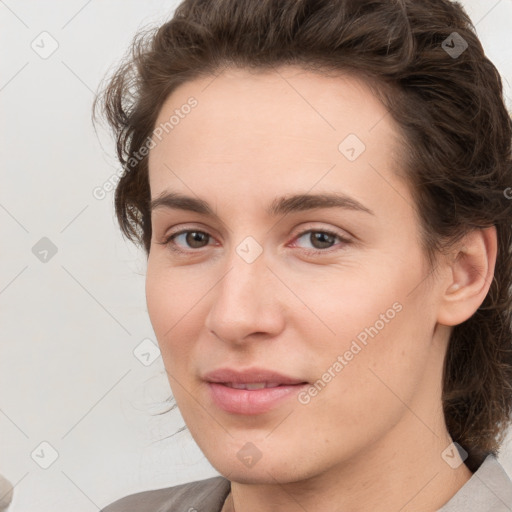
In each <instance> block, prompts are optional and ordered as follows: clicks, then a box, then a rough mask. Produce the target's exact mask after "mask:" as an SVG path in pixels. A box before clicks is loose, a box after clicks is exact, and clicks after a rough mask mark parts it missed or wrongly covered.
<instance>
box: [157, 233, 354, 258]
mask: <svg viewBox="0 0 512 512" xmlns="http://www.w3.org/2000/svg"><path fill="white" fill-rule="evenodd" d="M184 233H201V234H204V235H206V236H208V237H210V238H213V237H212V236H211V235H209V234H208V233H207V232H206V231H201V230H198V229H183V230H181V231H177V232H176V233H173V234H172V235H169V236H168V237H166V238H165V239H164V241H163V242H157V243H158V244H160V245H164V246H167V247H169V249H170V250H172V251H173V252H175V253H178V254H181V255H186V254H190V253H193V252H198V251H199V250H200V249H202V248H200V249H191V250H189V251H184V250H183V249H179V248H178V246H177V245H176V243H175V242H174V238H176V237H177V236H179V235H182V234H184ZM307 233H322V234H325V235H328V236H332V237H334V238H337V239H338V240H339V241H340V242H341V243H342V244H345V245H348V244H350V243H351V240H349V239H348V238H345V237H343V236H341V235H339V234H338V233H335V232H334V231H330V230H328V229H306V230H305V231H302V232H300V233H299V234H298V235H297V236H296V237H295V239H299V238H301V237H303V236H304V235H305V234H307ZM299 250H302V252H305V253H307V254H309V255H311V254H313V255H320V254H324V255H325V254H329V253H331V252H333V251H336V250H341V249H339V248H336V247H335V246H333V247H329V248H327V249H299Z"/></svg>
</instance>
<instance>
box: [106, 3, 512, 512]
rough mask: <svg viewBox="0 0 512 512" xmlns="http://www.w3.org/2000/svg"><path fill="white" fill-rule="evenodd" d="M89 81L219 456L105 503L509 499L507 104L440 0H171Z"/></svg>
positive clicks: (197, 430) (433, 503)
mask: <svg viewBox="0 0 512 512" xmlns="http://www.w3.org/2000/svg"><path fill="white" fill-rule="evenodd" d="M98 100H99V103H98V104H97V106H98V105H100V106H101V107H102V108H103V111H104V114H105V115H106V117H107V119H108V121H109V123H110V124H111V126H112V128H113V129H114V132H115V134H116V137H117V150H118V156H119V159H120V161H121V163H122V165H123V166H124V169H125V173H124V175H123V177H122V179H121V180H120V182H119V184H118V187H117V190H116V212H117V216H118V219H119V222H120V225H121V228H122V230H123V232H124V234H125V235H126V236H127V237H129V238H130V239H131V240H134V241H137V242H139V243H141V244H142V245H143V247H144V249H145V251H146V254H147V257H148V260H147V262H148V263H147V279H146V298H147V305H148V312H149V315H150V319H151V322H152V326H153V328H154V331H155V334H156V337H157V339H158V342H159V345H160V349H161V353H162V357H163V361H164V364H165V368H166V372H167V375H168V378H169V383H170V386H171V389H172V392H173V396H174V398H175V400H176V403H177V405H178V407H179V409H180V411H181V413H182V415H183V418H184V420H185V422H186V424H187V426H188V428H189V430H190V432H191V434H192V436H193V437H194V439H195V441H196V442H197V444H198V446H199V447H200V448H201V450H202V451H203V452H204V454H205V456H206V457H207V459H208V460H209V461H210V463H211V464H212V465H213V466H214V467H215V468H216V469H217V470H218V472H219V473H220V475H221V476H219V477H215V478H212V479H208V480H203V481H197V482H192V483H189V484H184V485H180V486H176V487H172V488H168V489H160V490H155V491H147V492H143V493H138V494H135V495H131V496H128V497H125V498H123V499H121V500H118V501H117V502H115V503H113V504H111V505H110V506H108V507H106V509H104V510H105V512H121V511H124V512H127V511H136V510H137V511H141V510H144V511H147V512H150V511H155V512H156V511H157V510H158V511H171V510H180V511H181V510H189V511H193V510H198V511H201V512H203V511H212V512H219V511H222V512H232V511H236V512H252V511H257V510H258V511H260V510H264V511H279V512H288V511H295V510H306V511H313V510H328V511H331V510H332V511H334V510H350V511H360V512H363V511H372V512H376V511H377V512H379V511H386V512H388V511H390V510H397V511H398V510H400V511H402V512H406V511H409V512H410V511H434V510H442V511H443V512H448V511H455V510H464V511H473V510H474V511H476V510H479V511H480V510H489V511H491V510H492V511H495V512H497V511H505V510H512V482H511V481H510V479H509V477H508V476H507V474H506V473H505V471H504V469H503V468H502V467H501V466H500V464H499V463H498V460H497V459H496V455H497V453H498V450H499V447H500V445H501V443H502V441H503V438H504V435H505V433H506V429H507V428H508V425H509V423H510V414H511V410H512V332H511V319H512V305H511V304H512V298H511V295H510V285H511V279H512V231H511V222H510V219H511V218H512V201H511V200H510V196H512V194H511V192H512V191H511V189H510V188H509V187H510V186H511V184H512V162H511V122H510V117H509V114H508V113H507V111H506V108H505V106H504V103H503V96H502V85H501V80H500V77H499V75H498V73H497V71H496V69H495V67H494V66H493V64H492V63H491V62H490V61H489V60H488V59H487V58H486V57H485V55H484V52H483V50H482V47H481V44H480V42H479V40H478V39H477V37H476V35H475V31H474V29H473V27H472V25H471V22H470V20H469V19H468V17H467V15H466V14H465V12H464V11H463V10H462V8H461V7H460V6H459V5H458V4H455V3H451V2H449V1H447V0H427V1H426V0H401V1H399V0H395V1H389V0H364V1H361V0H359V1H357V2H356V1H350V0H336V1H332V0H330V1H319V0H315V1H308V0H281V1H277V0H261V1H257V2H256V1H254V0H216V1H209V2H208V1H204V0H185V1H184V2H183V3H182V4H180V6H179V7H178V8H177V10H176V12H175V14H174V16H173V18H172V19H171V20H170V21H169V22H167V23H165V24H164V25H162V26H161V27H160V28H159V29H158V30H157V31H155V32H154V33H147V34H144V35H140V36H139V37H138V38H136V39H135V41H134V44H133V47H132V54H131V56H130V57H129V58H128V60H127V61H126V62H125V63H124V65H123V66H122V67H121V68H120V69H118V70H117V71H116V73H115V74H114V76H113V77H112V78H111V80H110V82H109V83H108V84H107V88H106V90H105V92H104V94H103V95H102V96H101V97H99V98H98ZM507 191H508V192H507Z"/></svg>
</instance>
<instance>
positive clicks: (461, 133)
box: [94, 0, 512, 470]
mask: <svg viewBox="0 0 512 512" xmlns="http://www.w3.org/2000/svg"><path fill="white" fill-rule="evenodd" d="M454 32H456V33H457V35H454V34H453V33H454ZM454 37H455V39H454ZM455 43H457V46H456V45H455ZM465 44H467V48H465ZM453 48H455V49H458V50H459V52H458V53H454V51H450V49H453ZM460 50H462V53H460ZM459 53H460V54H459ZM287 64H291V65H299V66H301V67H303V68H304V69H309V70H313V71H316V72H318V73H326V72H328V71H329V70H330V71H333V70H334V71H340V72H350V73H353V74H355V75H356V76H359V77H361V78H363V79H365V80H366V81H367V83H369V84H372V87H373V90H374V91H375V93H376V94H377V95H378V97H379V98H380V99H381V101H383V103H384V104H385V105H386V107H387V108H388V109H389V111H390V113H391V115H392V116H393V118H394V119H395V121H397V123H398V125H399V126H400V129H401V130H402V133H403V139H404V140H403V146H404V151H403V163H404V166H403V167H404V172H405V173H406V177H407V180H408V182H409V183H410V185H411V190H412V193H413V196H414V200H415V207H416V208H417V211H418V215H419V218H420V225H421V230H422V241H423V245H424V249H425V253H426V254H427V255H428V256H429V260H430V262H431V263H432V264H433V263H434V261H435V258H434V255H435V253H436V251H442V250H444V249H446V248H447V247H450V243H452V242H454V241H459V240H460V239H461V238H462V237H463V235H464V234H466V233H467V232H468V231H470V230H472V229H478V228H484V227H489V226H493V225H494V226H496V229H497V235H498V255H497V261H496V267H495V274H494V279H493V281H492V283H491V285H490V290H489V293H488V294H487V296H486V298H485V300H484V302H483V304H482V305H481V307H480V308H479V309H478V310H477V311H476V312H475V314H474V315H473V316H472V317H471V318H469V319H468V320H467V321H465V322H463V323H462V324H460V325H457V326H455V327H454V328H453V331H452V335H451V338H450V342H449V347H448V352H447V356H446V360H445V368H444V376H443V406H444V413H445V421H446V424H447V428H448V431H449V433H450V435H451V436H452V438H453V440H454V441H456V442H458V443H459V444H460V445H461V446H462V447H464V448H465V449H466V450H467V451H468V452H469V455H470V456H469V458H468V460H467V461H466V464H467V465H468V466H469V467H470V469H472V470H475V469H476V467H478V465H479V464H480V463H481V461H482V460H483V458H484V457H485V455H487V454H489V453H494V454H497V452H498V449H499V447H500V445H501V443H502V442H503V438H504V436H505V432H506V429H507V427H508V425H509V423H510V421H511V410H512V305H511V304H512V297H511V293H512V291H511V289H512V287H511V285H512V226H511V219H512V200H510V199H509V198H508V197H507V196H508V194H507V193H506V191H507V190H509V191H510V190H511V189H510V188H508V187H510V186H512V158H511V136H512V135H511V124H512V123H511V120H510V115H509V114H508V113H507V110H506V107H505V105H504V101H503V93H502V82H501V79H500V76H499V74H498V71H497V70H496V68H495V67H494V65H493V64H492V63H491V61H490V60H489V59H488V58H487V57H486V56H485V54H484V51H483V49H482V46H481V44H480V41H479V40H478V38H477V36H476V33H475V29H474V27H473V25H472V23H471V21H470V19H469V17H468V16H467V14H466V13H465V12H464V10H463V8H462V7H461V6H460V5H459V4H458V3H456V2H450V1H448V0H184V1H183V2H182V3H181V4H180V5H179V6H178V7H177V9H176V11H175V13H174V16H173V17H172V18H171V19H170V20H169V21H168V22H166V23H164V24H163V25H162V26H160V27H157V28H155V29H151V30H148V31H145V32H139V34H137V35H136V36H135V38H134V40H133V44H132V46H131V48H130V52H129V54H128V55H127V56H126V58H125V60H124V62H123V64H122V65H121V66H120V67H119V68H118V69H117V70H116V71H115V73H114V74H113V76H111V77H110V78H109V81H108V82H107V84H106V88H105V89H104V91H103V92H102V93H101V94H99V95H98V97H97V98H96V100H95V105H94V112H96V110H97V108H98V106H101V110H102V113H103V114H104V115H105V117H106V119H107V121H108V123H109V124H110V126H111V128H112V129H113V131H114V133H115V136H116V141H117V154H118V158H119V161H120V162H121V164H122V165H123V167H124V174H123V176H122V177H121V179H120V181H119V183H118V186H117V188H116V192H115V209H116V214H117V218H118V221H119V224H120V226H121V229H122V231H123V233H124V235H125V236H127V237H128V238H129V239H130V240H132V241H134V242H136V243H140V244H143V245H144V248H145V251H146V254H149V251H150V243H151V216H150V212H149V209H148V205H149V201H150V190H149V180H148V167H147V157H143V158H140V153H139V150H140V149H141V147H142V146H143V145H144V144H145V143H146V141H147V139H148V137H150V136H151V135H152V131H153V130H154V128H155V122H156V118H157V115H158V113H159V111H160V108H161V107H162V104H163V102H164V101H165V99H166V98H167V97H168V95H169V94H170V93H171V92H172V91H173V90H174V89H176V87H177V86H178V85H180V84H182V83H184V82H187V81H190V80H193V79H194V78H198V77H206V76H212V77H213V76H214V75H215V74H216V73H218V72H219V71H221V70H222V69H223V68H224V67H228V66H239V67H242V68H252V69H255V70H270V69H272V68H274V67H276V66H279V65H287ZM134 155H135V156H137V158H134ZM434 270H435V269H434Z"/></svg>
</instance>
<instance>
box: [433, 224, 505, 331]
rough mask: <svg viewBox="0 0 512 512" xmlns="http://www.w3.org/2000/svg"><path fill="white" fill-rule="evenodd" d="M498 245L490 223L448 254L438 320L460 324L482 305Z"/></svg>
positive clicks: (443, 322)
mask: <svg viewBox="0 0 512 512" xmlns="http://www.w3.org/2000/svg"><path fill="white" fill-rule="evenodd" d="M497 246H498V242H497V233H496V227H495V226H492V227H489V228H484V229H475V230H473V231H471V232H470V233H468V234H467V235H466V236H465V237H464V238H463V239H462V241H461V242H459V244H457V247H456V249H455V250H454V251H452V252H451V253H450V256H449V257H448V258H447V259H446V260H445V265H446V270H447V271H446V272H443V275H445V276H446V278H445V279H443V280H442V281H441V286H442V288H441V304H440V308H439V312H438V317H437V321H438V323H440V324H443V325H452V326H453V325H458V324H461V323H463V322H464V321H466V320H467V319H468V318H470V317H471V316H472V315H473V314H474V313H475V311H476V310H477V309H478V308H479V307H480V306H481V304H482V302H483V301H484V299H485V297H486V295H487V292H488V291H489V288H490V286H491V283H492V280H493V278H494V267H495V264H496V254H497Z"/></svg>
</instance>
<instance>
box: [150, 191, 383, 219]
mask: <svg viewBox="0 0 512 512" xmlns="http://www.w3.org/2000/svg"><path fill="white" fill-rule="evenodd" d="M157 208H170V209H177V210H186V211H190V212H196V213H200V214H202V215H206V216H209V217H213V218H218V215H217V214H216V213H215V212H214V211H213V209H212V208H211V206H210V205H209V204H208V203H207V202H206V201H204V200H202V199H199V198H196V197H190V196H186V195H183V194H180V193H177V192H167V193H166V192H164V193H163V194H161V195H160V196H159V197H157V198H156V199H153V200H152V201H151V202H150V204H149V209H150V211H151V212H153V211H154V210H156V209H157ZM318 208H342V209H344V210H352V211H360V212H365V213H368V214H370V215H375V214H374V213H373V211H372V210H370V209H369V208H367V207H366V206H364V205H363V204H361V203H360V202H359V201H357V200H356V199H354V198H352V197H350V196H347V195H345V194H338V193H324V194H308V193H305V194H294V195H289V196H282V197H277V198H275V199H274V200H273V201H272V203H271V204H270V205H269V206H268V207H267V208H266V209H265V212H266V214H267V215H269V216H270V217H277V216H280V215H287V214H289V213H294V212H302V211H308V210H314V209H318Z"/></svg>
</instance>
